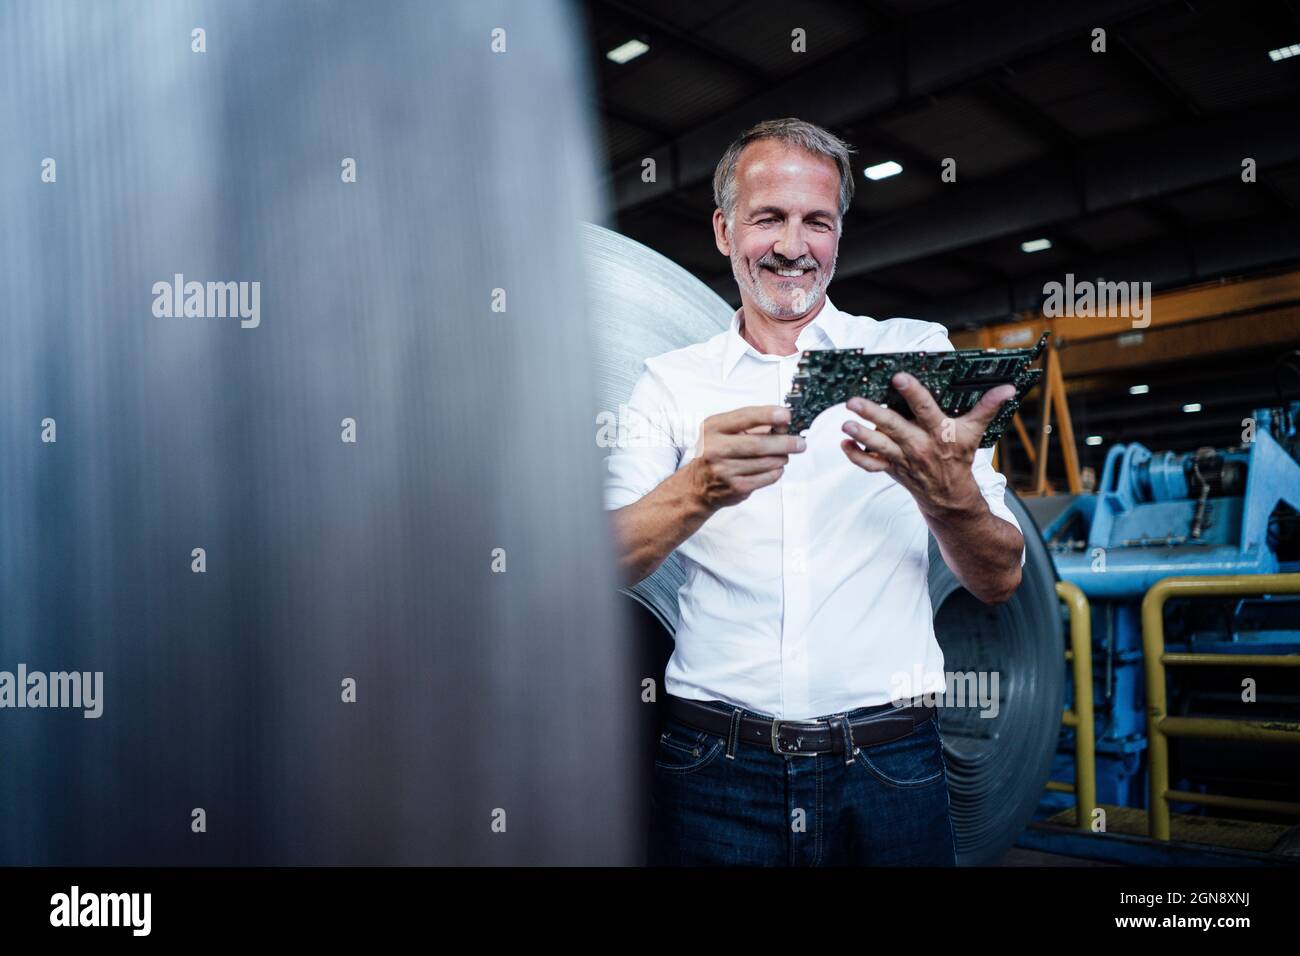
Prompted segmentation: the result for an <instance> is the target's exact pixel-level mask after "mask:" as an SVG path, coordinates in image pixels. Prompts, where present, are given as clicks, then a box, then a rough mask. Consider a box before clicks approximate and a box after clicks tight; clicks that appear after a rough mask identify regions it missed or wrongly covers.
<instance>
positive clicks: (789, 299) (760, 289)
mask: <svg viewBox="0 0 1300 956" xmlns="http://www.w3.org/2000/svg"><path fill="white" fill-rule="evenodd" d="M838 261H839V251H838V250H836V253H835V258H834V259H832V260H831V265H830V268H829V269H822V268H821V266H820V264H817V265H810V263H812V262H813V260H812V258H811V257H810V256H804V257H803V258H801V259H798V260H796V262H797V263H798V265H796V266H793V268H806V267H807V268H815V269H817V281H815V282H814V283H813V284H812V285H810V286H808V287H807V288H806V289H805V288H803V287H802V286H796V287H794V288H793V289H792V290H791V291H790V293H789V294H787V295H781V298H782V299H785V300H786V301H785V302H781V301H779V300H778V298H777V296H776V295H773V294H772V293H770V292H769V291H768V290H767V287H766V286H765V285H764V284H763V282H762V276H761V275H759V274H758V273H761V272H762V271H763V265H764V264H766V265H772V266H774V267H776V268H783V267H786V266H788V265H789V263H782V262H780V261H776V260H775V259H774V258H773V257H772V255H771V254H770V253H769V254H768V255H765V256H763V257H762V258H761V259H759V260H758V262H755V263H754V271H753V272H750V271H749V270H747V269H746V268H745V260H744V257H743V256H741V255H740V250H739V249H736V248H734V247H733V248H732V251H731V273H732V275H733V276H734V277H735V279H736V282H737V284H738V285H740V287H741V288H743V289H744V290H745V291H747V292H748V293H749V295H750V297H751V298H752V299H753V300H754V302H755V304H757V305H758V307H759V308H760V309H762V310H763V311H764V312H766V313H767V314H768V315H771V316H774V317H777V318H784V319H793V318H797V317H798V316H801V315H803V314H805V313H806V312H808V311H809V310H810V309H812V307H813V306H815V305H816V304H817V303H818V302H820V301H821V297H822V296H823V295H824V294H825V292H826V287H827V286H829V285H830V284H831V279H832V278H833V277H834V276H835V264H836V263H837V262H838Z"/></svg>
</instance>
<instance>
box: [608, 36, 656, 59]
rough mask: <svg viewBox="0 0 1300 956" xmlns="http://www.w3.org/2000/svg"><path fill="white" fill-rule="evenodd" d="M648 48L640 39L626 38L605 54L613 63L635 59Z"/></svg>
mask: <svg viewBox="0 0 1300 956" xmlns="http://www.w3.org/2000/svg"><path fill="white" fill-rule="evenodd" d="M649 49H650V47H648V46H646V45H645V44H644V43H642V42H641V41H640V40H628V41H627V42H626V43H623V44H621V45H619V46H616V47H614V49H612V50H610V51H609V52H608V53H606V54H605V56H606V57H607V58H609V59H611V60H613V61H614V62H615V63H626V62H627V61H628V60H635V59H636V58H637V57H639V56H640V55H641V54H642V53H645V52H646V51H647V50H649Z"/></svg>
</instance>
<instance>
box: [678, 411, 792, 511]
mask: <svg viewBox="0 0 1300 956" xmlns="http://www.w3.org/2000/svg"><path fill="white" fill-rule="evenodd" d="M789 421H790V409H788V408H786V407H785V406H783V405H750V406H747V407H745V408H737V409H736V410H735V411H731V412H723V413H721V414H719V415H712V416H710V417H708V418H706V419H704V421H703V422H701V423H700V438H699V442H698V445H697V449H698V452H697V454H696V457H695V458H694V459H693V460H692V461H691V463H690V464H689V465H687V468H689V469H690V470H691V484H692V487H693V488H694V489H695V492H696V494H697V495H698V496H699V499H700V501H701V503H702V504H704V506H705V507H706V508H707V509H708V510H709V511H710V512H712V511H716V510H718V509H719V508H725V507H727V506H729V505H738V504H740V503H741V502H742V501H744V500H745V499H746V498H748V497H749V496H750V495H751V494H752V493H753V492H754V491H756V490H757V489H759V488H762V487H764V486H765V485H770V484H773V483H775V482H776V481H777V480H778V479H779V478H780V477H781V474H782V472H783V471H784V470H785V466H786V463H787V462H788V461H789V460H790V456H791V455H793V454H797V453H798V452H801V451H803V450H804V449H805V448H806V447H807V442H806V441H805V440H804V439H803V438H801V437H800V436H798V435H773V434H770V432H771V431H772V426H773V425H784V424H788V423H789Z"/></svg>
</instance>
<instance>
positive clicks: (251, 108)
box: [0, 0, 644, 865]
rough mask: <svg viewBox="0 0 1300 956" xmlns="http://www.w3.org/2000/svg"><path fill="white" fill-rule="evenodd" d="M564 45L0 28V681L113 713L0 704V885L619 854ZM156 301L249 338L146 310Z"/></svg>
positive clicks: (35, 19)
mask: <svg viewBox="0 0 1300 956" xmlns="http://www.w3.org/2000/svg"><path fill="white" fill-rule="evenodd" d="M197 28H202V29H203V30H204V31H205V40H204V49H202V50H198V49H196V48H195V47H196V45H197V42H198V41H197V38H196V37H195V34H194V33H193V31H194V30H196V29H197ZM585 42H586V41H585V38H584V37H583V31H582V23H581V20H580V19H579V17H578V16H577V11H576V10H574V9H573V7H572V5H570V4H567V3H566V4H562V3H559V2H552V0H536V2H529V3H518V2H512V0H459V2H450V0H449V2H440V3H437V4H426V3H412V2H376V3H367V4H342V3H339V4H327V5H322V4H318V3H315V2H307V0H285V2H280V3H275V4H262V3H254V2H249V0H232V2H229V3H224V2H223V3H210V2H187V0H155V2H137V0H104V2H96V3H84V2H77V0H49V2H15V3H7V4H4V5H3V6H0V129H3V131H4V133H3V135H2V136H0V168H2V169H3V170H4V171H5V175H4V176H3V177H0V208H2V209H4V219H5V226H4V229H2V230H0V304H2V305H3V308H2V309H0V312H2V314H3V318H2V319H0V488H3V496H0V560H2V561H3V565H2V566H0V598H2V604H3V630H2V631H0V670H8V671H13V669H14V668H15V666H16V665H17V664H19V663H25V664H26V666H27V667H28V668H29V669H31V670H37V669H39V670H44V671H54V670H74V669H75V670H78V671H86V672H94V671H102V672H103V674H104V684H103V693H104V699H103V714H102V716H101V717H99V718H98V719H83V718H82V716H81V714H79V713H77V712H71V713H69V712H66V711H64V712H54V711H49V710H31V709H29V710H23V711H10V710H7V711H5V712H3V713H0V767H3V773H0V864H45V865H51V864H53V865H87V864H92V865H98V864H124V865H138V864H186V863H209V864H250V863H251V864H274V865H283V864H306V865H317V864H341V863H347V864H479V863H494V864H505V863H509V864H540V863H547V864H618V863H635V862H638V861H639V860H640V859H641V853H642V840H643V832H644V826H643V816H644V802H643V801H644V787H643V785H642V782H641V781H640V780H639V779H638V773H637V766H638V763H637V760H636V755H635V754H634V753H633V752H632V751H630V750H629V749H628V748H627V747H626V746H625V743H626V740H627V736H628V728H629V726H630V724H631V722H632V721H633V720H635V719H636V717H637V716H638V715H637V711H638V710H639V709H640V701H639V697H638V691H639V688H638V686H637V684H636V681H635V679H634V675H633V674H632V673H630V665H629V664H628V662H627V645H628V644H629V643H630V640H629V639H628V637H627V634H626V632H625V630H624V627H623V622H622V621H621V620H620V617H619V615H618V604H619V599H618V597H617V594H616V588H617V581H616V578H615V575H614V572H613V567H614V564H613V554H612V548H611V542H610V539H609V533H608V522H607V516H606V515H605V514H604V513H603V512H602V511H601V508H600V495H601V488H600V467H599V465H600V452H599V450H598V449H597V447H596V446H595V443H594V442H593V440H592V430H591V426H590V417H589V416H590V409H591V407H592V406H593V404H595V401H596V399H595V396H594V387H593V383H592V376H591V363H592V354H591V343H590V330H589V327H588V322H587V316H586V302H585V301H584V297H583V278H582V258H581V249H580V245H579V241H578V227H577V224H578V222H579V221H580V220H592V219H600V218H601V217H602V215H603V209H602V204H601V202H600V201H599V196H598V195H597V192H596V186H595V184H596V183H597V182H598V162H597V158H596V148H595V140H596V137H595V135H594V130H593V129H592V128H591V119H590V116H589V107H588V105H587V104H588V103H589V102H590V89H589V78H588V77H587V76H586V74H585V70H586V66H585V64H586V63H587V60H588V57H587V56H586V54H585V52H584V51H585V49H586V47H585ZM46 157H50V158H52V159H53V160H55V161H56V163H57V179H56V180H49V181H43V179H42V163H43V159H44V158H46ZM349 159H351V160H354V161H355V164H356V165H355V171H356V175H355V181H349V180H348V179H347V178H346V177H345V175H344V174H345V173H346V172H347V162H346V161H347V160H349ZM176 274H183V275H184V277H185V278H186V280H193V281H199V282H252V281H257V282H260V290H261V291H260V324H259V325H257V327H242V325H241V321H240V319H239V318H238V317H235V318H228V317H213V316H207V317H184V316H177V317H161V316H159V315H156V314H152V313H151V303H152V302H153V301H154V295H155V293H154V292H153V286H154V284H155V283H156V282H158V281H163V282H164V283H170V282H171V281H172V277H173V276H174V275H176ZM250 288H251V286H250ZM494 305H504V306H505V308H504V309H501V308H494ZM47 418H49V419H52V420H54V421H56V422H57V442H54V443H46V442H43V441H42V429H43V425H42V422H43V420H45V419H47ZM345 419H347V420H351V421H353V422H355V429H356V431H355V435H356V442H355V443H347V442H345V441H344V440H343V435H344V432H345V421H344V420H345ZM195 548H203V549H205V552H206V569H205V570H204V571H203V573H195V572H194V571H193V570H192V562H193V560H194V559H193V557H192V550H193V549H195ZM345 680H352V681H355V695H356V696H355V702H344V700H343V682H344V681H345ZM199 809H201V810H203V811H204V815H205V822H206V827H205V829H204V830H203V831H202V832H199V831H197V830H196V829H194V824H195V823H196V822H197V819H196V818H195V817H194V815H193V813H194V811H195V810H199Z"/></svg>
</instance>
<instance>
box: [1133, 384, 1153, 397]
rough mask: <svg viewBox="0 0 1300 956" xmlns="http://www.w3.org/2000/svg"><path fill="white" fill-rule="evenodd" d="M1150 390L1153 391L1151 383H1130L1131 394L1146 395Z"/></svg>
mask: <svg viewBox="0 0 1300 956" xmlns="http://www.w3.org/2000/svg"><path fill="white" fill-rule="evenodd" d="M1149 391H1151V386H1150V385H1130V386H1129V387H1128V393H1129V394H1130V395H1145V394H1146V393H1147V392H1149Z"/></svg>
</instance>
